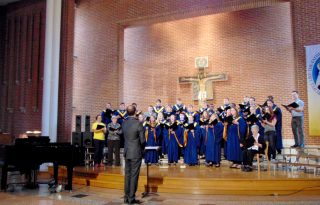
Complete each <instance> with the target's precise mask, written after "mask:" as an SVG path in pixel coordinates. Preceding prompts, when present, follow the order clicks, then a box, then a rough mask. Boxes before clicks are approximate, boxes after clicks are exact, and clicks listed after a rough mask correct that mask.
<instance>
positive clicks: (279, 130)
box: [272, 105, 283, 150]
mask: <svg viewBox="0 0 320 205" xmlns="http://www.w3.org/2000/svg"><path fill="white" fill-rule="evenodd" d="M272 109H273V112H274V114H275V115H276V117H277V123H276V149H277V150H281V149H282V148H283V144H282V111H281V109H280V108H279V107H278V106H276V105H273V107H272Z"/></svg>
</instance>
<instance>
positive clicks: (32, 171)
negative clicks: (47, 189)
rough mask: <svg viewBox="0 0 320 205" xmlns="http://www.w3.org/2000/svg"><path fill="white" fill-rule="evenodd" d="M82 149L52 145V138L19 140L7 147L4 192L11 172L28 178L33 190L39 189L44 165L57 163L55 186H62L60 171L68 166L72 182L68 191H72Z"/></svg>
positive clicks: (3, 182) (2, 181) (4, 154)
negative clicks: (73, 175)
mask: <svg viewBox="0 0 320 205" xmlns="http://www.w3.org/2000/svg"><path fill="white" fill-rule="evenodd" d="M82 153H83V152H82V150H81V148H80V147H75V146H74V145H71V144H70V143H50V139H49V137H29V138H26V139H16V141H15V144H14V145H6V146H4V147H3V150H2V155H3V156H2V161H3V165H2V177H1V190H6V189H7V186H8V184H7V177H8V171H11V170H18V171H20V172H21V173H24V174H26V176H28V178H29V180H28V185H29V187H33V188H35V187H37V181H36V175H37V172H38V170H39V166H40V165H41V164H43V163H53V168H54V184H55V185H57V184H58V168H59V166H60V165H64V166H66V167H67V177H68V182H67V185H65V190H72V174H73V167H74V166H76V165H79V164H81V163H82V162H83V158H84V155H83V154H82Z"/></svg>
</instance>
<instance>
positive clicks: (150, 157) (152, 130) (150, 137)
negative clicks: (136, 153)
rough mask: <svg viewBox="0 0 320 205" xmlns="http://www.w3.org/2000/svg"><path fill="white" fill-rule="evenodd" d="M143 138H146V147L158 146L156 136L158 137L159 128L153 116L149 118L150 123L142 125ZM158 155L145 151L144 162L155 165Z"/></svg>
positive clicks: (152, 151)
mask: <svg viewBox="0 0 320 205" xmlns="http://www.w3.org/2000/svg"><path fill="white" fill-rule="evenodd" d="M143 125H144V136H145V138H146V147H148V146H159V142H158V136H159V135H160V132H161V128H160V126H159V124H158V123H156V119H155V117H154V116H151V117H150V122H147V121H146V122H145V123H144V124H143ZM158 160H159V154H158V151H157V150H147V151H146V152H145V155H144V162H145V163H149V164H157V163H158Z"/></svg>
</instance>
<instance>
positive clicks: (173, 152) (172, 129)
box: [164, 114, 183, 165]
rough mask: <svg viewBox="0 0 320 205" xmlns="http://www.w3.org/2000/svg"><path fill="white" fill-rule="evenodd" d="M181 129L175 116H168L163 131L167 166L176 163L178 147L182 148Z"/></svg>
mask: <svg viewBox="0 0 320 205" xmlns="http://www.w3.org/2000/svg"><path fill="white" fill-rule="evenodd" d="M182 135H183V128H181V127H180V126H179V125H178V124H177V121H176V115H174V114H172V115H171V116H170V121H169V122H167V123H166V126H165V129H164V139H165V142H166V144H165V146H166V150H167V154H168V163H169V165H170V164H172V163H174V164H176V163H178V160H179V147H180V148H182V147H183V145H182V140H181V139H182Z"/></svg>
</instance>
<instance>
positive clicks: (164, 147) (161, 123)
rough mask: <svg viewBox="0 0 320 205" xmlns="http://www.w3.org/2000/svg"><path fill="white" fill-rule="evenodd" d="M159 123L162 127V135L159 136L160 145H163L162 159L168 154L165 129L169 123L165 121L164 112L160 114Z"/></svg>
mask: <svg viewBox="0 0 320 205" xmlns="http://www.w3.org/2000/svg"><path fill="white" fill-rule="evenodd" d="M157 123H158V124H159V126H160V134H159V137H158V138H159V145H161V149H160V150H159V152H160V155H161V157H163V155H166V154H167V149H166V141H165V137H164V129H165V125H166V123H167V121H166V120H165V119H164V115H163V113H162V112H160V113H159V114H158V117H157Z"/></svg>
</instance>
